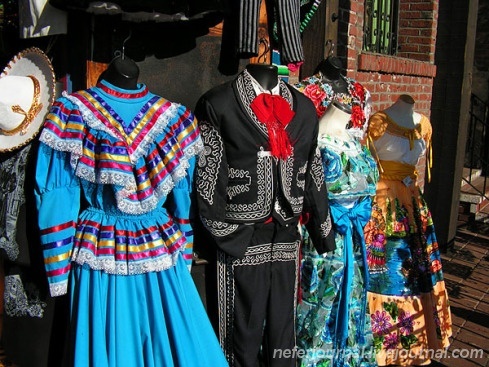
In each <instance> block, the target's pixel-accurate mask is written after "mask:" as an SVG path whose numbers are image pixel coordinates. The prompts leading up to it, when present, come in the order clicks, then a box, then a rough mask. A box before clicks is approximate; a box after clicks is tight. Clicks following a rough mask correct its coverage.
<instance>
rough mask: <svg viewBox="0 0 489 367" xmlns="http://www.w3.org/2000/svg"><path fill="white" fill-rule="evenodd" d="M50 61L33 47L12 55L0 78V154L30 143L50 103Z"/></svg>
mask: <svg viewBox="0 0 489 367" xmlns="http://www.w3.org/2000/svg"><path fill="white" fill-rule="evenodd" d="M55 85H56V80H55V74H54V70H53V67H52V65H51V61H50V60H49V59H48V57H47V56H46V54H45V53H44V52H43V51H41V50H40V49H38V48H36V47H31V48H27V49H25V50H23V51H21V52H19V53H18V54H17V55H15V56H14V57H13V58H12V60H10V62H9V63H8V65H7V66H6V67H5V69H3V72H2V74H1V75H0V152H6V151H12V150H15V149H17V148H20V147H22V146H24V145H26V144H27V143H28V142H30V141H31V140H32V139H33V138H34V137H35V136H36V135H37V133H38V132H39V130H40V128H41V126H42V124H43V122H44V118H45V117H46V114H47V113H48V111H49V109H50V108H51V105H52V104H53V101H54V95H55Z"/></svg>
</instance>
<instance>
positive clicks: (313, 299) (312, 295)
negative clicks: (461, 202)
mask: <svg viewBox="0 0 489 367" xmlns="http://www.w3.org/2000/svg"><path fill="white" fill-rule="evenodd" d="M341 78H343V79H344V81H345V82H346V84H347V86H348V88H347V89H348V93H338V92H335V90H334V89H333V87H332V86H331V85H330V84H328V83H325V82H324V81H323V76H322V74H321V73H318V74H316V75H313V76H310V77H308V78H305V79H304V80H302V81H301V82H300V83H298V84H296V85H295V86H296V88H297V89H299V90H300V91H301V92H302V93H303V94H304V95H306V96H307V97H309V99H310V100H311V101H312V102H313V103H314V105H315V107H316V113H317V116H318V117H319V118H321V117H322V116H323V115H324V113H325V112H326V110H327V109H328V107H329V106H330V105H331V103H333V102H334V101H337V102H339V103H340V104H342V105H347V106H349V107H350V108H351V111H352V113H351V118H350V121H349V123H348V126H347V129H346V130H347V132H348V135H349V136H350V138H351V139H348V141H345V140H341V139H338V138H334V137H331V136H321V137H319V140H318V146H319V148H320V150H321V156H322V162H323V170H324V173H325V180H326V185H327V187H328V197H329V203H330V208H331V213H332V219H333V228H334V230H335V242H336V250H335V251H333V252H329V253H327V254H323V255H318V253H317V252H316V251H315V250H314V246H313V244H312V243H311V241H310V239H309V236H308V233H307V231H306V230H305V229H304V228H303V244H302V249H301V256H302V259H301V269H300V271H301V282H300V293H299V294H300V297H299V302H298V307H297V325H296V329H297V346H298V348H299V352H298V356H299V357H300V363H301V364H300V365H301V367H306V366H314V367H320V366H323V367H325V366H334V367H340V366H348V367H357V366H361V367H370V366H376V363H375V355H374V353H373V337H372V332H371V327H370V317H369V311H368V303H367V294H366V293H367V292H366V289H367V283H368V275H369V272H368V269H367V267H368V266H370V264H371V263H375V261H372V259H371V254H370V252H369V251H367V249H366V245H365V241H364V234H363V226H364V225H365V224H366V223H367V221H368V220H369V219H370V215H371V203H372V201H371V198H372V197H373V195H375V187H376V183H377V181H378V169H377V164H376V162H375V160H374V159H373V158H372V155H371V154H370V151H369V149H368V148H367V147H366V146H365V145H364V144H363V142H364V136H365V132H366V128H367V121H368V119H369V116H370V112H371V102H370V93H369V91H368V90H367V89H366V88H365V87H363V86H362V85H361V84H360V83H358V82H356V81H355V80H353V79H351V78H348V77H344V76H341ZM373 254H375V252H373Z"/></svg>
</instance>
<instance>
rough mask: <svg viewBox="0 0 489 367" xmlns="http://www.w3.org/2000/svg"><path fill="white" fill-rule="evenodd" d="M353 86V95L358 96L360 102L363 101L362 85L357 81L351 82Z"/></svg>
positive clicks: (363, 91)
mask: <svg viewBox="0 0 489 367" xmlns="http://www.w3.org/2000/svg"><path fill="white" fill-rule="evenodd" d="M353 88H354V89H355V95H356V96H357V97H358V99H359V100H360V102H361V103H363V102H365V90H364V88H363V85H361V84H360V83H358V82H355V83H353Z"/></svg>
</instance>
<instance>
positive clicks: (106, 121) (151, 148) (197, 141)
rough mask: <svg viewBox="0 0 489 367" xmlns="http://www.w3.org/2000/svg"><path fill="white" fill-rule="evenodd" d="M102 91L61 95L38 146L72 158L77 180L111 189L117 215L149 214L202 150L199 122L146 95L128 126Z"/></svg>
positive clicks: (174, 105) (186, 111)
mask: <svg viewBox="0 0 489 367" xmlns="http://www.w3.org/2000/svg"><path fill="white" fill-rule="evenodd" d="M103 87H104V86H103V85H98V86H97V87H94V88H90V89H86V90H83V91H79V92H76V93H73V94H67V93H63V96H62V97H60V98H59V99H58V100H57V101H56V102H55V103H54V105H53V107H52V109H51V111H50V113H49V114H48V115H47V117H46V121H45V124H44V129H43V131H42V133H41V136H40V140H41V141H42V142H43V143H45V144H47V145H48V146H50V147H51V148H52V149H55V150H58V151H63V152H67V153H70V163H71V166H72V168H73V170H74V173H75V175H77V176H78V177H79V178H81V179H84V180H87V181H90V182H93V183H96V184H104V185H111V186H112V187H113V189H114V194H115V198H116V200H117V207H118V209H119V210H121V211H122V212H125V213H129V214H142V213H147V212H149V211H151V210H153V209H155V208H156V206H157V205H158V203H159V201H160V199H162V198H163V197H164V196H166V195H168V193H169V192H170V191H171V190H172V188H173V187H174V186H175V184H176V183H177V182H178V181H179V180H181V179H182V178H183V177H185V175H186V174H187V168H188V167H189V159H190V158H191V157H193V156H195V155H197V154H198V153H199V152H200V151H201V150H202V149H203V144H202V141H201V138H200V134H199V131H198V127H197V121H196V119H195V117H194V115H193V113H192V112H191V111H190V110H189V109H187V108H186V107H184V106H182V105H180V104H177V103H173V102H170V101H168V100H166V99H165V98H162V97H160V96H157V95H153V94H151V93H149V92H147V90H146V95H147V96H148V98H144V100H143V102H142V103H141V105H142V106H141V109H140V110H139V112H138V113H137V114H136V116H135V117H134V119H133V120H132V121H131V122H130V123H129V124H124V123H123V120H122V118H121V117H120V116H119V115H118V114H117V113H116V112H115V110H114V109H113V108H112V107H111V106H110V105H109V102H107V101H106V100H104V98H103V97H102V95H101V94H100V93H99V92H100V91H101V88H103ZM141 95H143V94H141ZM121 102H123V99H121Z"/></svg>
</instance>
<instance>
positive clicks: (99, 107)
mask: <svg viewBox="0 0 489 367" xmlns="http://www.w3.org/2000/svg"><path fill="white" fill-rule="evenodd" d="M202 147H203V145H202V141H201V138H200V134H199V131H198V128H197V124H196V120H195V118H194V115H193V114H192V112H191V111H190V110H188V109H187V108H186V107H184V106H182V105H180V104H177V103H173V102H170V101H168V100H166V99H164V98H162V97H160V96H157V95H155V94H153V93H151V92H150V91H149V90H148V89H147V87H146V86H145V85H143V84H139V85H138V89H136V90H123V89H119V88H117V87H114V86H112V85H111V84H109V83H107V82H105V81H102V82H100V83H99V84H98V85H97V86H96V87H93V88H90V89H87V90H83V91H79V92H76V93H72V94H69V95H68V94H63V96H62V97H60V98H59V99H58V100H57V101H56V102H55V103H54V105H53V107H52V109H51V111H50V113H49V114H48V115H47V117H46V121H45V123H44V128H43V130H42V133H41V136H40V147H39V152H38V161H37V169H36V192H35V194H36V199H37V207H38V214H39V215H38V216H39V227H40V231H41V243H42V248H43V254H44V262H45V268H46V273H47V277H48V282H49V287H50V292H51V295H52V296H59V295H63V294H66V293H68V294H69V295H70V300H71V304H70V307H71V313H70V317H71V319H70V331H71V332H70V341H69V342H70V345H71V348H70V356H69V365H70V366H80V367H87V366H94V367H125V366H127V367H129V366H130V367H162V366H179V367H181V366H189V367H193V366H197V365H205V366H227V362H226V360H225V358H224V355H223V353H222V350H221V348H220V345H219V343H218V340H217V337H216V335H215V333H214V331H213V329H212V327H211V325H210V322H209V320H208V318H207V315H206V312H205V309H204V307H203V304H202V302H201V299H200V296H199V294H198V292H197V290H196V288H195V285H194V283H193V280H192V278H191V275H190V272H189V266H190V262H191V255H192V243H193V231H192V225H191V220H192V215H191V214H192V212H191V204H192V202H191V196H192V178H193V171H194V167H195V161H196V155H197V154H198V153H199V152H200V151H201V150H202Z"/></svg>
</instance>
